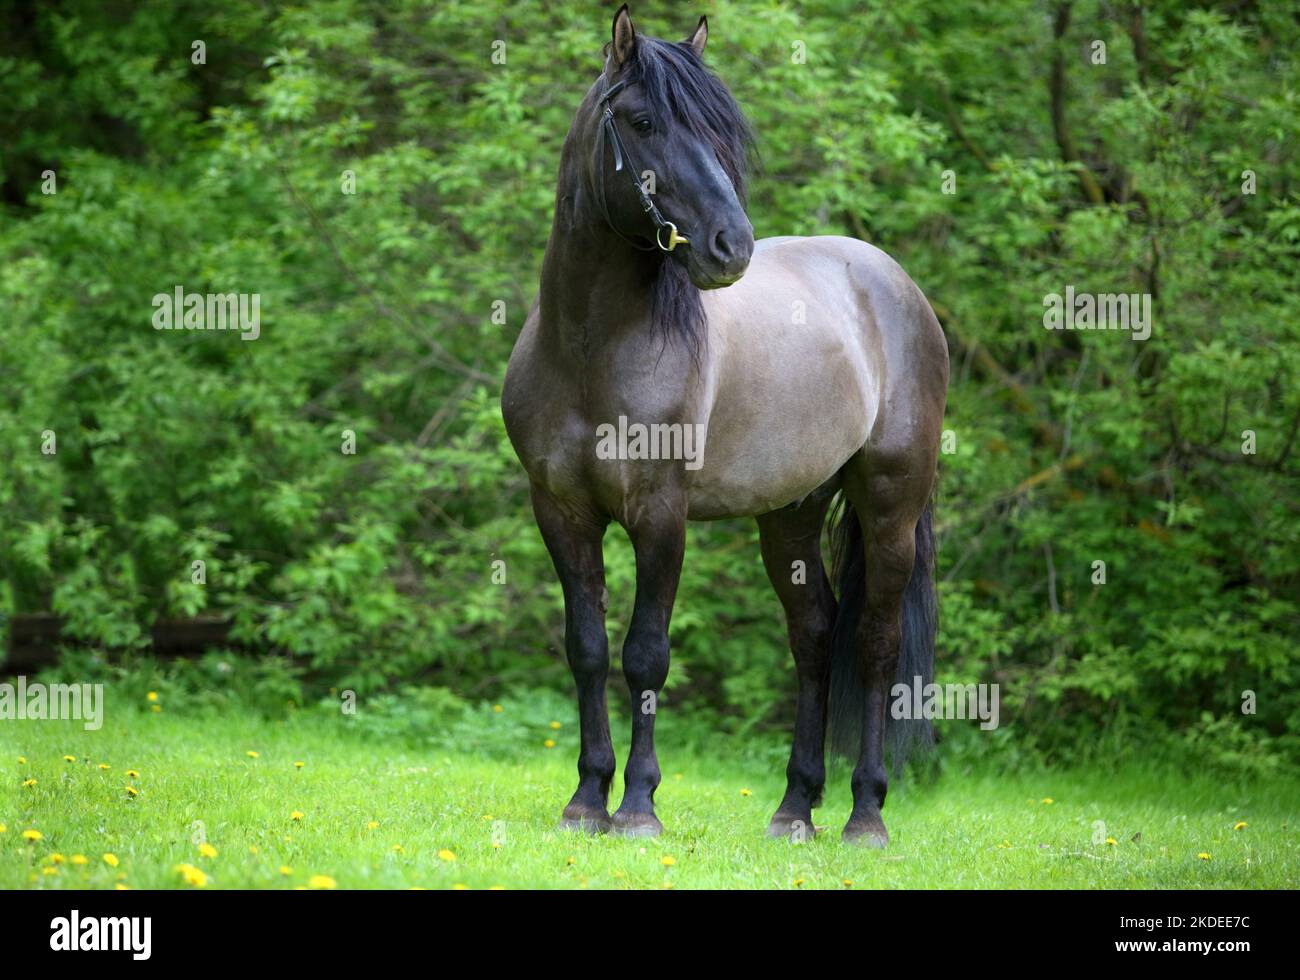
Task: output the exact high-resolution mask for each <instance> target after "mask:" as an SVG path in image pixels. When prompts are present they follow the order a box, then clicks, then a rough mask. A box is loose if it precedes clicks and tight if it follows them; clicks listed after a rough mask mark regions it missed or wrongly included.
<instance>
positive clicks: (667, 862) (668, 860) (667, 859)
mask: <svg viewBox="0 0 1300 980" xmlns="http://www.w3.org/2000/svg"><path fill="white" fill-rule="evenodd" d="M659 863H660V864H662V865H663V866H664V867H665V868H671V867H672V866H673V865H674V864H676V863H677V859H676V858H675V857H672V856H670V855H668V854H665V855H664V856H663V857H661V858H660V859H659Z"/></svg>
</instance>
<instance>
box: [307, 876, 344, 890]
mask: <svg viewBox="0 0 1300 980" xmlns="http://www.w3.org/2000/svg"><path fill="white" fill-rule="evenodd" d="M307 887H308V888H337V887H338V882H337V881H335V880H334V879H333V878H331V877H330V876H329V875H312V876H311V877H310V878H308V879H307Z"/></svg>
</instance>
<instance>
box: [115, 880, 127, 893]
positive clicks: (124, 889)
mask: <svg viewBox="0 0 1300 980" xmlns="http://www.w3.org/2000/svg"><path fill="white" fill-rule="evenodd" d="M113 890H114V891H118V892H129V891H130V890H131V886H130V885H124V884H122V883H121V882H120V881H119V882H118V883H117V884H116V885H114V886H113Z"/></svg>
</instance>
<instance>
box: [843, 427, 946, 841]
mask: <svg viewBox="0 0 1300 980" xmlns="http://www.w3.org/2000/svg"><path fill="white" fill-rule="evenodd" d="M843 473H844V492H845V496H846V497H847V499H848V503H849V504H850V505H851V509H846V511H845V515H844V518H843V519H844V520H845V521H846V522H855V523H856V525H857V527H856V529H855V528H854V527H853V524H852V523H850V524H849V528H848V529H849V531H850V533H849V534H847V535H845V542H846V544H847V546H848V547H849V548H850V549H851V550H852V552H853V553H851V554H848V555H846V556H845V559H846V561H847V563H848V564H849V566H850V570H851V566H852V564H853V563H858V566H857V567H858V573H857V575H856V576H855V575H852V574H848V575H846V577H845V579H844V580H843V581H844V584H845V588H846V589H856V590H861V592H860V594H856V595H845V594H843V593H842V594H841V596H840V602H841V614H840V615H841V617H842V618H841V620H840V621H839V622H837V624H836V631H835V632H836V635H835V638H834V642H833V652H832V680H831V685H832V695H831V697H832V709H831V711H832V714H833V715H835V716H838V717H837V718H833V719H832V738H833V740H834V741H835V742H836V743H837V744H839V745H840V746H841V747H843V748H846V749H852V748H854V747H855V748H856V751H855V752H854V751H850V754H851V755H855V756H856V758H857V764H856V766H855V767H854V770H853V780H852V787H853V811H852V813H851V814H850V816H849V820H848V823H847V824H846V825H845V827H844V840H845V841H847V842H851V843H861V844H866V845H869V846H876V847H884V846H885V845H886V844H887V843H888V841H889V833H888V831H887V830H886V829H885V824H884V820H883V818H882V817H881V808H882V807H883V806H884V804H885V795H886V793H887V791H888V787H889V779H888V773H887V771H886V768H885V728H886V710H887V708H888V705H889V700H890V693H891V688H892V687H893V685H894V683H895V682H896V680H897V678H898V670H899V661H900V654H901V652H902V649H903V642H904V637H903V618H904V617H903V613H904V599H905V596H906V597H907V600H908V602H909V603H912V602H918V603H919V602H923V601H924V597H923V595H922V589H921V588H918V587H915V586H914V587H913V588H912V589H909V582H911V580H912V578H913V574H914V571H915V570H916V568H917V561H916V558H917V540H918V538H917V535H918V524H919V522H920V521H921V519H922V516H923V515H924V514H925V513H926V510H927V508H928V505H929V497H930V491H931V488H932V484H933V468H932V464H930V465H928V466H927V465H925V464H924V463H918V461H917V460H916V459H913V458H911V453H908V452H899V453H894V454H891V453H887V452H884V451H881V450H880V449H878V448H873V447H871V446H867V447H864V448H863V450H862V451H860V452H859V453H858V454H857V455H855V456H854V457H853V459H851V460H850V461H849V463H848V464H846V467H845V470H844V471H843ZM924 528H928V525H924V526H923V529H924ZM855 531H856V533H854V532H855ZM922 557H923V558H925V559H926V562H925V566H926V567H925V568H924V569H922V570H921V571H922V573H923V577H924V579H925V580H924V582H923V583H922V586H923V588H924V591H925V593H928V594H930V595H932V593H931V592H930V591H929V590H930V588H931V582H930V579H929V566H928V555H924V556H922ZM909 625H910V624H909ZM924 632H926V634H927V635H925V636H919V635H918V636H910V637H908V638H907V640H908V643H909V663H908V665H907V666H908V671H909V673H910V672H911V670H912V669H913V666H914V665H913V664H912V663H911V660H913V659H917V658H916V657H913V656H912V655H911V654H912V653H913V652H915V650H921V651H922V656H920V658H919V660H918V663H919V662H920V660H924V661H925V663H924V664H922V666H921V667H920V668H919V669H921V671H922V673H923V675H925V676H926V677H927V679H928V674H929V670H930V663H929V661H930V658H932V654H933V630H932V623H931V625H930V626H928V627H926V628H925V630H924ZM850 678H851V679H850ZM905 680H906V681H907V682H908V683H911V680H912V679H911V678H910V677H908V678H906V679H905ZM846 704H847V705H849V706H850V710H848V711H844V710H843V706H844V705H846ZM846 721H850V722H851V723H850V724H849V725H847V726H846V724H845V723H846ZM854 728H856V731H855V730H853V729H854ZM895 762H896V764H901V762H900V761H899V760H897V759H896V760H895Z"/></svg>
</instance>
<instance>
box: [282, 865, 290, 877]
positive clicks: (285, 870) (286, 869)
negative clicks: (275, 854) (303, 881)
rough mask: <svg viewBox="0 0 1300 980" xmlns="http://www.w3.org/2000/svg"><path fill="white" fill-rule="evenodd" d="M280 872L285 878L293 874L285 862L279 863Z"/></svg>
mask: <svg viewBox="0 0 1300 980" xmlns="http://www.w3.org/2000/svg"><path fill="white" fill-rule="evenodd" d="M280 874H282V875H284V876H285V877H286V878H287V877H289V875H291V874H293V868H291V867H289V866H288V865H287V864H282V865H280Z"/></svg>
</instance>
